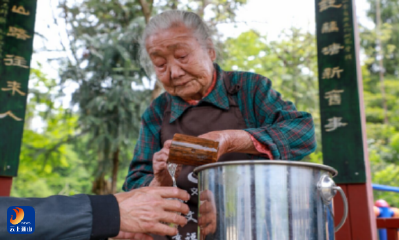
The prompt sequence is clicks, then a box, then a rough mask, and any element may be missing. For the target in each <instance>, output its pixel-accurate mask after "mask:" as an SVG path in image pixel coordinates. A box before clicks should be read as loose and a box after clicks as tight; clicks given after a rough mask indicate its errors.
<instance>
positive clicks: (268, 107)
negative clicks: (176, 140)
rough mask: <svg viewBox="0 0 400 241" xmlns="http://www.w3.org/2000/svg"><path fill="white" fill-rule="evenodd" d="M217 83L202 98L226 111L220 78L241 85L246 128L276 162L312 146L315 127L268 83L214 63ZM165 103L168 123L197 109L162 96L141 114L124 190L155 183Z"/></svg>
mask: <svg viewBox="0 0 400 241" xmlns="http://www.w3.org/2000/svg"><path fill="white" fill-rule="evenodd" d="M215 68H216V71H217V81H216V84H215V87H214V89H213V90H212V91H211V93H210V94H209V95H207V96H206V97H205V98H203V99H202V100H200V102H199V104H200V103H201V102H208V103H210V104H213V105H215V106H216V107H217V108H221V109H224V110H228V109H229V101H228V93H227V91H226V90H225V86H224V81H223V76H224V75H227V76H228V78H229V79H230V81H231V86H233V85H235V84H239V85H241V89H240V90H239V91H238V93H237V94H236V95H234V98H235V100H236V102H237V104H238V105H239V108H240V111H241V112H242V115H243V118H244V120H245V123H246V125H247V129H244V130H245V131H247V132H248V133H250V134H251V135H252V136H253V137H254V138H255V139H256V140H258V141H259V142H260V143H262V144H264V145H266V146H267V147H268V148H269V149H270V150H271V154H272V156H273V158H274V159H275V160H301V159H302V158H303V157H305V156H306V155H308V154H310V153H312V152H313V151H314V150H315V148H316V142H315V136H314V123H313V120H312V117H311V115H310V114H309V113H306V112H302V111H297V110H296V108H295V106H294V105H293V103H292V102H290V101H284V100H282V98H281V95H280V94H279V93H278V92H276V91H275V90H273V89H272V88H271V81H270V80H269V79H268V78H266V77H264V76H261V75H258V74H255V73H250V72H239V71H229V72H226V71H223V70H221V69H220V67H219V66H218V65H216V64H215ZM168 102H172V103H171V118H170V120H169V122H170V123H172V122H174V121H175V120H176V119H178V118H179V117H180V116H181V115H182V114H183V113H184V112H185V110H186V109H188V108H196V106H197V105H194V106H193V105H190V104H189V103H187V102H186V101H184V100H182V99H181V98H180V97H176V96H171V95H170V94H168V93H166V92H165V93H163V94H162V95H160V96H159V97H158V98H157V99H155V100H154V101H153V102H152V103H151V105H150V106H149V108H147V110H146V111H145V112H144V114H143V116H142V122H141V128H140V133H139V139H138V141H137V144H136V147H135V152H134V156H133V160H132V162H131V164H130V167H129V172H128V176H127V177H126V180H125V183H124V186H123V190H125V191H128V190H131V189H134V188H138V187H142V186H148V185H149V183H150V182H151V180H152V179H153V167H152V159H153V154H154V153H156V152H158V151H160V150H161V148H162V146H163V143H161V139H160V131H161V123H162V119H163V114H164V111H165V109H166V108H167V105H168ZM249 159H265V156H262V157H261V156H254V155H249Z"/></svg>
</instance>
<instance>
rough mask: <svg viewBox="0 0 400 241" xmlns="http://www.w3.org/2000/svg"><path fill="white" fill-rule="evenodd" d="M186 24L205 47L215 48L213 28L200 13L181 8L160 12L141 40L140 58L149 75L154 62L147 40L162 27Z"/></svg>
mask: <svg viewBox="0 0 400 241" xmlns="http://www.w3.org/2000/svg"><path fill="white" fill-rule="evenodd" d="M180 25H184V26H185V27H187V28H188V29H191V30H193V35H194V37H195V38H196V39H197V41H198V42H199V43H200V45H201V46H203V47H204V49H210V48H211V49H214V50H215V47H214V44H213V42H212V38H211V30H210V28H209V27H208V26H207V25H206V23H205V22H204V21H203V20H202V19H201V18H200V16H199V15H197V14H195V13H192V12H186V11H179V10H170V11H165V12H163V13H160V14H158V15H156V16H154V17H152V18H151V19H150V21H149V23H148V24H147V26H146V28H145V29H144V31H143V34H142V37H141V39H140V41H139V43H140V51H139V60H140V64H141V66H142V67H143V69H144V70H145V71H146V73H147V75H149V76H150V75H151V73H152V72H153V71H154V69H153V64H152V62H151V60H150V57H149V54H148V53H147V51H146V40H147V38H149V37H150V36H151V35H153V34H155V33H157V32H158V31H159V30H162V29H169V28H173V27H176V26H180Z"/></svg>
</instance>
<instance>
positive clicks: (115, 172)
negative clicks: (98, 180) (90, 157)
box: [111, 148, 119, 193]
mask: <svg viewBox="0 0 400 241" xmlns="http://www.w3.org/2000/svg"><path fill="white" fill-rule="evenodd" d="M112 161H113V169H112V178H111V193H115V192H116V191H117V176H118V165H119V148H117V150H115V151H114V153H113V160H112Z"/></svg>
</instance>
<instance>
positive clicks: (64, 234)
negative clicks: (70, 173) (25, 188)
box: [0, 194, 120, 239]
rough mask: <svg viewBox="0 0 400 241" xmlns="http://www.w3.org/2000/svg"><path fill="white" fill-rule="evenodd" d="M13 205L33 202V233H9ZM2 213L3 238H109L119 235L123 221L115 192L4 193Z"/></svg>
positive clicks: (1, 205) (0, 211)
mask: <svg viewBox="0 0 400 241" xmlns="http://www.w3.org/2000/svg"><path fill="white" fill-rule="evenodd" d="M10 206H31V207H33V208H34V209H35V230H34V232H33V233H31V234H10V233H8V230H7V222H8V220H7V218H6V217H7V209H8V207H10ZM0 217H3V218H0V237H1V238H2V239H90V238H95V239H105V238H108V237H113V236H116V235H117V234H118V232H119V225H120V224H119V222H120V221H119V207H118V203H117V200H116V199H115V197H114V195H108V196H98V197H93V196H90V197H89V196H88V195H83V194H80V195H75V196H69V197H68V196H51V197H48V198H14V197H0ZM101 229H103V230H101Z"/></svg>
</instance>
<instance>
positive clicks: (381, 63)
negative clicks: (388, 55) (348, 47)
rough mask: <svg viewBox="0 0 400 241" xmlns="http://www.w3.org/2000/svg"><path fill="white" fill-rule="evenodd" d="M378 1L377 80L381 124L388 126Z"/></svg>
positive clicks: (378, 4) (377, 3)
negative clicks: (380, 102)
mask: <svg viewBox="0 0 400 241" xmlns="http://www.w3.org/2000/svg"><path fill="white" fill-rule="evenodd" d="M380 5H381V4H380V0H376V44H377V45H378V54H377V59H378V61H379V80H380V82H381V94H382V108H383V116H384V119H383V123H384V124H386V125H387V124H389V119H388V114H387V112H388V110H387V105H386V93H385V81H384V69H383V54H382V44H381V40H380V29H381V9H380Z"/></svg>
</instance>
